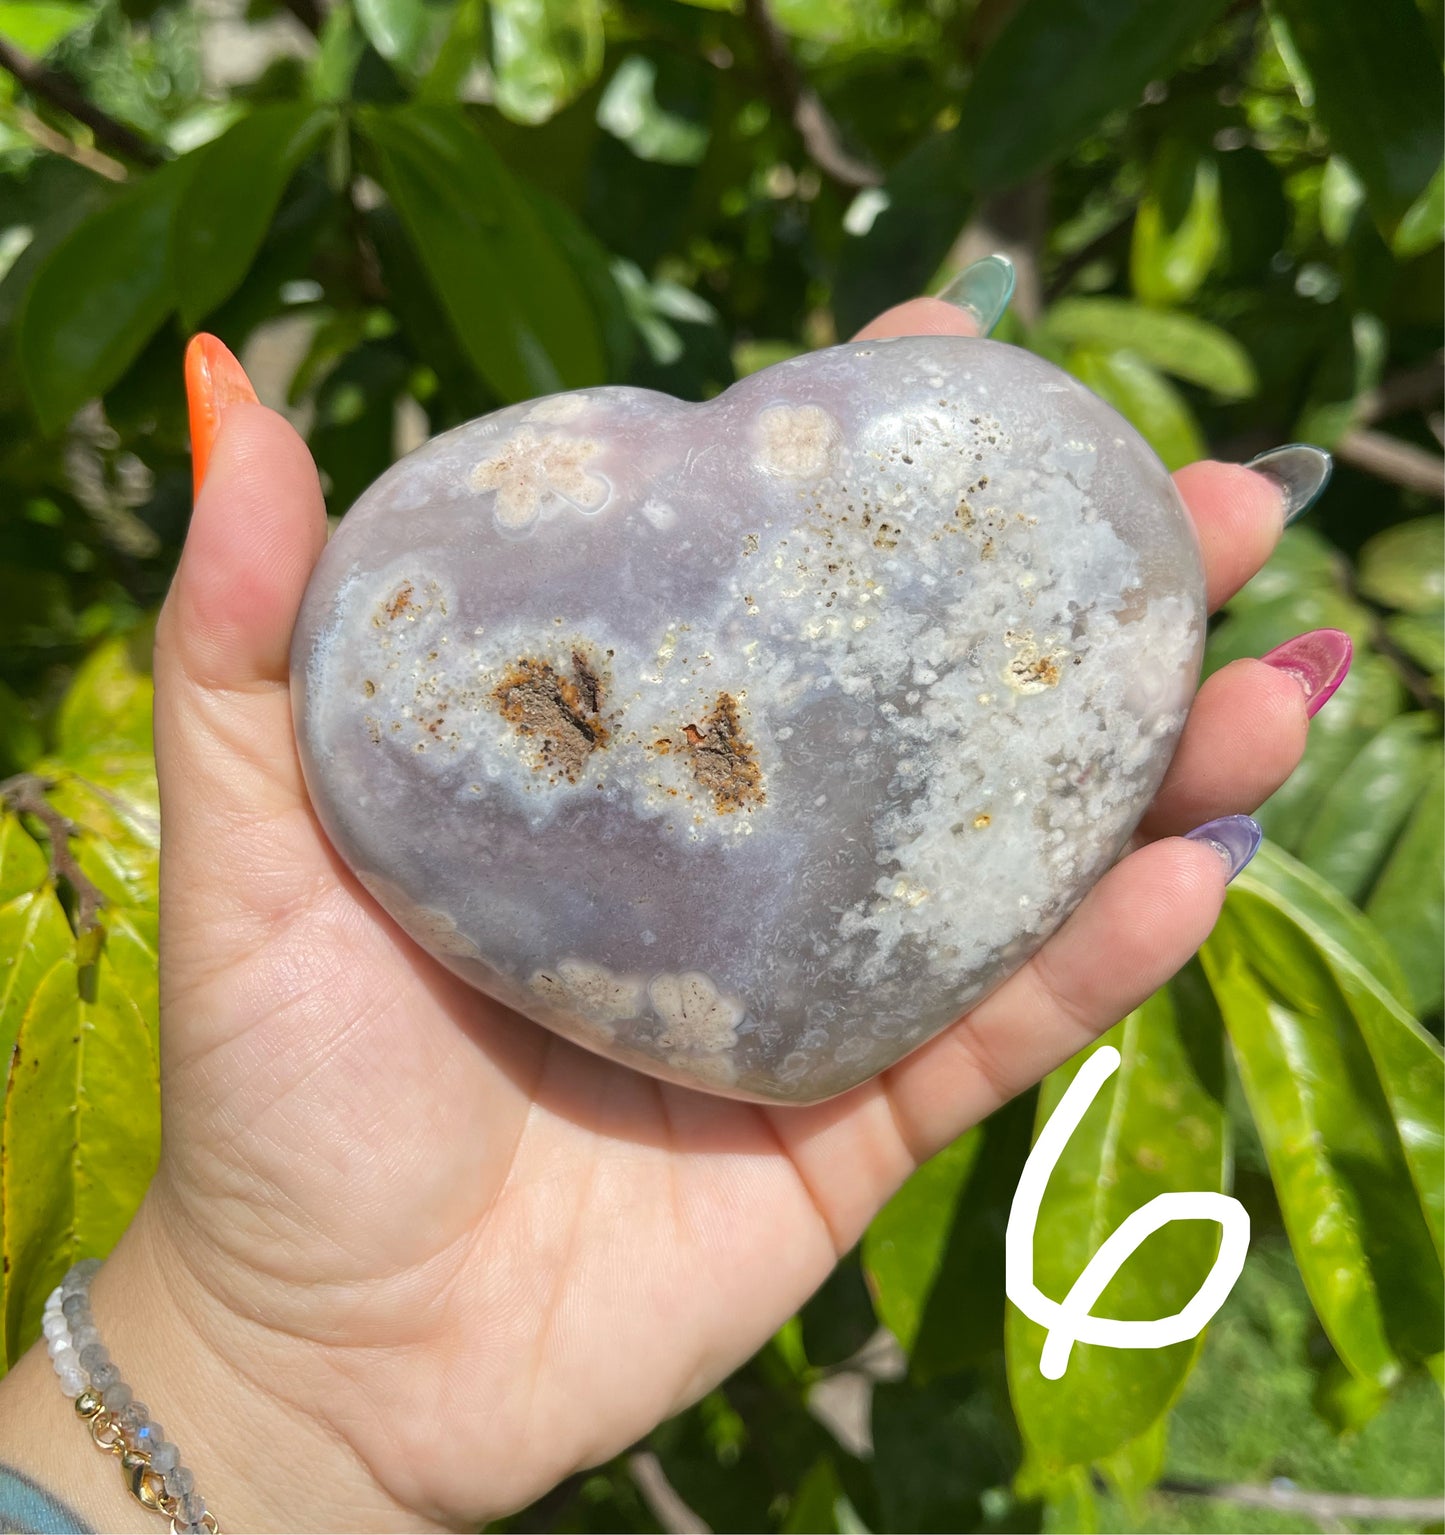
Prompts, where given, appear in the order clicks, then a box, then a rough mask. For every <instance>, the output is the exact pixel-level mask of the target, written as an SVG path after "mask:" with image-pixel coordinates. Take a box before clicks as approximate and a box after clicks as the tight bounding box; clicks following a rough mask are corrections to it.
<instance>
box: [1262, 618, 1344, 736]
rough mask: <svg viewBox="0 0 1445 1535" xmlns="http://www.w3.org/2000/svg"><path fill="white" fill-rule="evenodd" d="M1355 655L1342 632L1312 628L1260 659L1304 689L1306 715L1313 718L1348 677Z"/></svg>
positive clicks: (1340, 630)
mask: <svg viewBox="0 0 1445 1535" xmlns="http://www.w3.org/2000/svg"><path fill="white" fill-rule="evenodd" d="M1354 653H1355V647H1354V645H1353V644H1352V643H1351V640H1350V637H1349V635H1348V634H1346V633H1345V632H1344V630H1343V629H1311V630H1310V632H1309V633H1308V634H1297V635H1296V636H1295V637H1294V638H1293V639H1292V640H1286V641H1285V642H1284V644H1283V645H1276V646H1275V647H1274V649H1273V650H1271V651H1270V653H1269V654H1268V655H1267V656H1261V657H1260V659H1261V660H1262V661H1263V662H1264V664H1265V665H1266V666H1272V667H1274V669H1275V670H1276V671H1281V672H1287V673H1288V674H1289V675H1290V676H1291V677H1293V678H1294V679H1295V681H1296V682H1298V683H1299V685H1300V686H1301V687H1302V688H1303V689H1304V690H1305V712H1306V713H1307V714H1308V715H1309V717H1310V718H1311V719H1313V718H1314V717H1315V715H1317V714H1318V713H1319V712H1320V710H1321V709H1323V708H1324V706H1325V705H1326V704H1327V703H1328V702H1329V701H1330V699H1331V698H1333V697H1334V694H1335V689H1336V688H1337V687H1339V685H1340V684H1341V683H1342V682H1343V681H1344V680H1345V678H1346V677H1347V676H1348V675H1349V671H1350V658H1351V657H1352V656H1353V655H1354Z"/></svg>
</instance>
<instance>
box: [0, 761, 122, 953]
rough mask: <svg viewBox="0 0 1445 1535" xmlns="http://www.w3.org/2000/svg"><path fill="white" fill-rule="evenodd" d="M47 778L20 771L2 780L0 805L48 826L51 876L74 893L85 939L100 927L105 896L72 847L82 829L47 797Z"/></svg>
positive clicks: (77, 928) (49, 784)
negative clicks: (91, 878)
mask: <svg viewBox="0 0 1445 1535" xmlns="http://www.w3.org/2000/svg"><path fill="white" fill-rule="evenodd" d="M54 787H55V785H54V783H53V782H52V781H51V780H50V779H48V778H41V777H40V776H39V775H38V774H36V773H17V774H16V775H15V777H13V778H7V779H5V780H4V781H3V782H0V804H3V805H7V806H9V808H10V809H11V810H13V811H14V812H15V813H16V814H17V815H28V816H31V817H33V818H34V819H35V820H37V821H39V822H40V824H41V825H42V826H43V827H44V828H45V834H46V836H47V838H48V839H49V841H50V878H51V880H52V881H57V882H58V881H59V880H62V879H63V880H64V881H65V883H66V884H67V885H69V886H70V889H71V891H72V892H73V893H74V896H75V933H76V937H77V938H84V937H85V936H86V935H87V934H88V933H93V932H97V931H98V930H99V929H100V909H101V907H102V906H104V905H105V897H104V896H103V895H102V894H101V892H100V889H99V887H98V886H97V885H95V884H94V883H93V882H92V881H91V880H90V878H89V877H88V876H87V875H86V873H85V871H84V870H83V869H82V868H81V867H80V864H79V863H78V862H77V861H76V857H75V854H74V852H73V851H72V850H71V846H70V839H71V838H72V837H74V836H76V835H77V834H78V833H79V831H80V828H79V827H78V826H77V825H76V824H75V823H74V822H73V821H71V820H69V819H68V818H67V817H65V816H63V815H61V813H60V812H59V811H58V810H57V809H56V808H55V806H54V805H52V804H51V803H50V801H49V800H48V799H46V797H45V794H46V790H48V789H52V788H54Z"/></svg>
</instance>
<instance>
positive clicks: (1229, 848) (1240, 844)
mask: <svg viewBox="0 0 1445 1535" xmlns="http://www.w3.org/2000/svg"><path fill="white" fill-rule="evenodd" d="M1184 837H1185V840H1186V841H1188V842H1204V843H1207V844H1208V845H1209V846H1210V847H1212V848H1213V849H1214V851H1215V852H1216V853H1218V854H1219V856H1220V857H1221V858H1222V859H1223V860H1224V866H1225V868H1226V869H1227V870H1228V871H1229V872H1228V873H1227V874H1226V875H1225V876H1224V882H1225V884H1228V883H1229V881H1230V880H1232V879H1233V878H1234V876H1235V875H1236V874H1238V873H1239V871H1240V870H1241V869H1242V868H1243V867H1244V866H1245V864H1247V863H1248V862H1249V860H1250V859H1251V858H1253V857H1254V855H1255V854H1256V853H1257V852H1258V851H1259V844H1260V843H1261V842H1262V841H1263V840H1264V833H1263V832H1262V831H1261V830H1260V827H1259V822H1258V821H1256V820H1255V819H1254V817H1253V816H1247V815H1222V816H1220V817H1219V819H1218V820H1216V821H1206V822H1205V823H1204V825H1203V826H1196V827H1195V828H1194V830H1193V831H1187V832H1185V833H1184Z"/></svg>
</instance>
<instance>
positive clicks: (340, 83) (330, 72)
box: [311, 5, 366, 106]
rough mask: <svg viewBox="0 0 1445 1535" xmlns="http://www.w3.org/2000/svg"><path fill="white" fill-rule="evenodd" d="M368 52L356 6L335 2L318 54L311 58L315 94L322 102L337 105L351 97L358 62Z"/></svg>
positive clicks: (318, 100) (320, 41)
mask: <svg viewBox="0 0 1445 1535" xmlns="http://www.w3.org/2000/svg"><path fill="white" fill-rule="evenodd" d="M365 52H366V39H365V38H364V37H363V36H362V35H361V30H360V28H359V27H358V26H357V24H356V15H355V13H354V12H353V10H352V8H351V7H350V6H347V5H337V6H333V7H332V8H331V9H330V10H329V11H327V13H326V20H325V21H324V22H323V23H322V26H321V35H320V38H319V39H318V42H317V48H316V57H315V58H314V59H313V60H312V62H311V94H312V96H314V97H315V99H316V101H317V103H318V104H320V105H323V106H334V105H336V104H338V103H340V102H343V101H345V100H347V98H348V97H349V96H350V95H351V82H352V79H353V77H354V76H355V74H356V66H357V65H358V64H359V63H360V62H361V56H362V54H363V53H365Z"/></svg>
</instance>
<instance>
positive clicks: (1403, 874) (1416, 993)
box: [1365, 748, 1445, 1015]
mask: <svg viewBox="0 0 1445 1535" xmlns="http://www.w3.org/2000/svg"><path fill="white" fill-rule="evenodd" d="M1431 767H1432V769H1433V770H1432V771H1431V772H1430V774H1429V777H1428V778H1427V780H1426V782H1425V786H1424V789H1423V791H1422V792H1421V794H1420V797H1419V799H1418V801H1417V802H1416V805H1415V809H1414V813H1413V814H1412V815H1411V817H1410V821H1409V824H1408V825H1407V826H1406V827H1405V830H1404V832H1403V834H1402V835H1401V837H1400V840H1399V842H1398V843H1397V844H1396V846H1395V850H1394V852H1393V853H1391V855H1390V861H1389V862H1388V863H1387V864H1386V865H1385V868H1384V870H1383V872H1382V873H1381V875H1380V878H1379V880H1378V881H1377V883H1376V885H1375V888H1374V890H1372V891H1371V892H1370V898H1369V900H1368V901H1367V902H1366V903H1365V911H1366V913H1367V914H1368V915H1369V916H1370V917H1371V918H1372V919H1373V921H1374V922H1375V924H1376V925H1377V926H1378V927H1379V929H1380V931H1381V932H1382V933H1384V934H1385V937H1386V938H1387V939H1388V941H1389V943H1390V944H1391V946H1392V947H1393V948H1394V950H1395V953H1396V955H1397V956H1398V957H1399V960H1400V965H1401V967H1402V968H1403V970H1404V972H1405V978H1406V980H1407V981H1408V982H1409V986H1410V996H1411V999H1412V1001H1413V1003H1414V1007H1415V1011H1416V1012H1417V1013H1419V1014H1421V1015H1424V1014H1428V1013H1434V1012H1438V1011H1439V1010H1440V1005H1441V1002H1442V1000H1445V997H1442V982H1441V960H1440V956H1441V954H1442V952H1445V895H1442V892H1445V776H1442V771H1441V754H1440V752H1439V750H1438V748H1437V750H1436V751H1435V753H1434V757H1433V761H1432V764H1431Z"/></svg>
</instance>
